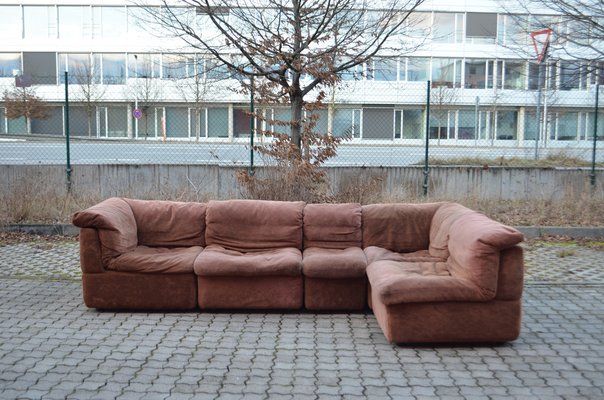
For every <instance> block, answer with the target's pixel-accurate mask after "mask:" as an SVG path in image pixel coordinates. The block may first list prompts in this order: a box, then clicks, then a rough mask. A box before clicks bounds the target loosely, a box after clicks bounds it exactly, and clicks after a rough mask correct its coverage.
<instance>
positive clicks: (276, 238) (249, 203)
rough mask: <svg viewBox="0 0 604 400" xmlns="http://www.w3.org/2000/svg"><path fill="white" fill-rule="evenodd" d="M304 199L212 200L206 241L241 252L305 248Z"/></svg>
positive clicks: (207, 212) (207, 213)
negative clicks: (287, 200)
mask: <svg viewBox="0 0 604 400" xmlns="http://www.w3.org/2000/svg"><path fill="white" fill-rule="evenodd" d="M303 210H304V202H302V201H296V202H285V201H266V200H224V201H210V202H209V203H208V207H207V210H206V244H207V245H218V246H222V247H224V248H226V249H230V250H236V251H241V252H247V251H254V250H269V249H280V248H285V247H295V248H297V249H300V250H301V249H302V221H303Z"/></svg>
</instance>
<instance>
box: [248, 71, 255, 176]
mask: <svg viewBox="0 0 604 400" xmlns="http://www.w3.org/2000/svg"><path fill="white" fill-rule="evenodd" d="M255 120H256V115H255V114H254V77H253V76H250V171H249V174H250V175H254V121H255Z"/></svg>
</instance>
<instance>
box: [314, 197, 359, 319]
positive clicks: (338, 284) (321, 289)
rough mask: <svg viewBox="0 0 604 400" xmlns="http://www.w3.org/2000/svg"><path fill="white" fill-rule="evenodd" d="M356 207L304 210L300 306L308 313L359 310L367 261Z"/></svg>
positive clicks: (329, 206)
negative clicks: (302, 287)
mask: <svg viewBox="0 0 604 400" xmlns="http://www.w3.org/2000/svg"><path fill="white" fill-rule="evenodd" d="M361 245H362V232H361V205H360V204H309V205H307V206H306V207H305V208H304V252H303V255H302V270H303V273H304V305H305V307H306V309H308V310H363V309H364V308H365V306H366V303H367V296H366V292H367V277H366V275H365V269H366V267H367V259H366V258H365V254H364V253H363V249H362V248H361Z"/></svg>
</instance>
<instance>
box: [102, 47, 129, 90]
mask: <svg viewBox="0 0 604 400" xmlns="http://www.w3.org/2000/svg"><path fill="white" fill-rule="evenodd" d="M102 63H103V83H104V84H107V85H121V84H124V83H125V80H126V60H125V56H124V54H103V55H102Z"/></svg>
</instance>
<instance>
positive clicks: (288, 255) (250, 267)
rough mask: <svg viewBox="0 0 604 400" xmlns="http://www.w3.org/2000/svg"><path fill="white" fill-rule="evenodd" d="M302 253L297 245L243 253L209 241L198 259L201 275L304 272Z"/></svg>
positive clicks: (299, 273)
mask: <svg viewBox="0 0 604 400" xmlns="http://www.w3.org/2000/svg"><path fill="white" fill-rule="evenodd" d="M301 269H302V254H301V253H300V250H298V249H294V248H284V249H274V250H265V251H260V252H247V253H243V252H240V251H235V250H227V249H225V248H224V247H220V246H217V245H215V244H212V245H209V246H208V247H206V249H205V250H204V252H203V257H198V258H197V260H196V261H195V274H197V275H198V276H248V277H256V276H298V277H299V276H300V275H301Z"/></svg>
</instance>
